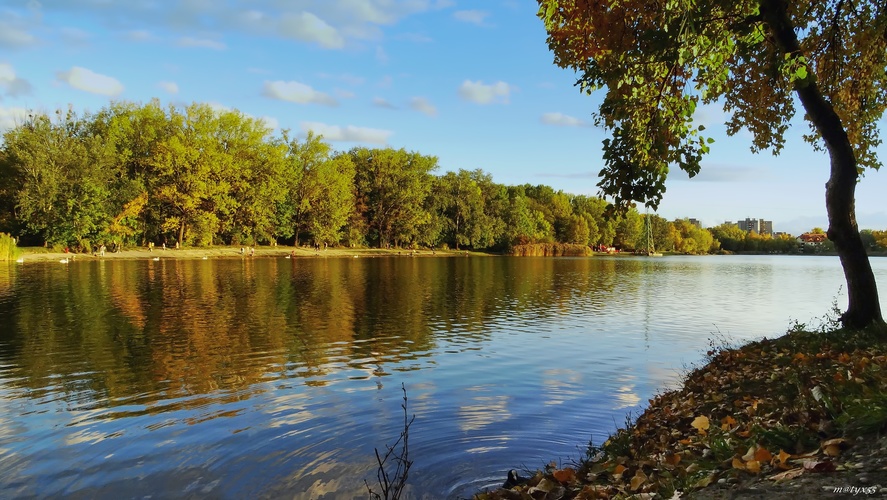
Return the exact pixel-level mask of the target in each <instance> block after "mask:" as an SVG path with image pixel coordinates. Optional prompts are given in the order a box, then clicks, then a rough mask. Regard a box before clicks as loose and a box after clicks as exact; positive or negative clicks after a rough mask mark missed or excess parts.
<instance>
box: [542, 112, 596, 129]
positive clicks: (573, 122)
mask: <svg viewBox="0 0 887 500" xmlns="http://www.w3.org/2000/svg"><path fill="white" fill-rule="evenodd" d="M541 120H542V123H544V124H546V125H555V126H558V127H587V126H588V124H587V123H585V122H584V121H582V120H580V119H578V118H574V117H572V116H569V115H565V114H563V113H545V114H544V115H542V118H541Z"/></svg>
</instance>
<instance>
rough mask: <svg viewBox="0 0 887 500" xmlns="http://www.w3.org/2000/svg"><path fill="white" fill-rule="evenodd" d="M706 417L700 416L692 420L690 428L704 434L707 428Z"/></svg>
mask: <svg viewBox="0 0 887 500" xmlns="http://www.w3.org/2000/svg"><path fill="white" fill-rule="evenodd" d="M709 425H710V424H709V422H708V417H706V416H704V415H702V416H699V417H696V418H695V419H693V422H692V423H691V424H690V426H691V427H693V428H695V429H696V430H697V431H699V433H700V434H705V431H707V430H708V428H709Z"/></svg>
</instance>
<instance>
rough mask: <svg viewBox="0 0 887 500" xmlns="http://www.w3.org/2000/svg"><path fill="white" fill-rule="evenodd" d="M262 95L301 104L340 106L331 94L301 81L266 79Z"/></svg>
mask: <svg viewBox="0 0 887 500" xmlns="http://www.w3.org/2000/svg"><path fill="white" fill-rule="evenodd" d="M262 95H263V96H265V97H270V98H271V99H279V100H281V101H290V102H295V103H299V104H309V103H313V104H323V105H325V106H338V105H339V102H338V101H336V100H335V99H334V98H333V97H332V96H331V95H329V94H325V93H323V92H318V91H317V90H314V89H312V88H311V87H309V86H308V85H305V84H304V83H300V82H295V81H293V82H284V81H281V80H276V81H273V82H269V81H267V80H266V81H265V86H264V88H263V89H262Z"/></svg>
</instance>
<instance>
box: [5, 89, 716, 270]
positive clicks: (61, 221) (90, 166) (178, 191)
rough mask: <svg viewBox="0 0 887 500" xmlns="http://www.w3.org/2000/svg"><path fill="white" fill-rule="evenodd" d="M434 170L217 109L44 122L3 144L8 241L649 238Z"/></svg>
mask: <svg viewBox="0 0 887 500" xmlns="http://www.w3.org/2000/svg"><path fill="white" fill-rule="evenodd" d="M437 168H438V165H437V158H435V157H433V156H426V155H422V154H419V153H416V152H407V151H405V150H403V149H401V150H394V149H391V148H385V149H368V148H362V147H358V148H354V149H351V150H349V151H346V152H337V151H334V150H333V149H332V148H331V146H330V145H329V144H327V143H325V142H324V141H323V140H322V137H318V136H315V135H312V134H308V135H307V137H303V138H295V137H291V136H290V134H289V133H288V132H287V131H283V132H282V133H281V134H280V135H277V136H274V135H272V132H271V130H270V129H269V128H268V127H267V126H266V125H265V124H264V123H263V122H262V121H260V120H256V119H254V118H251V117H249V116H247V115H244V114H243V113H240V112H238V111H227V110H218V109H214V108H212V107H210V106H209V105H207V104H192V105H190V106H187V107H184V108H179V107H175V106H172V105H171V106H168V107H163V106H161V104H160V103H159V102H158V101H156V100H155V101H152V102H150V103H148V104H136V103H129V102H118V103H112V104H111V105H109V106H108V107H106V108H104V109H102V110H100V111H99V112H97V113H87V114H79V113H77V112H75V111H73V110H70V109H69V110H68V111H61V110H59V111H56V112H55V113H54V114H46V113H35V114H32V115H30V116H29V117H28V118H27V120H26V121H25V122H24V123H21V124H19V125H18V126H16V127H14V128H12V129H10V130H8V131H7V132H6V133H5V134H4V136H3V144H2V148H0V231H6V232H9V233H12V234H18V235H21V239H22V241H23V242H24V243H25V244H31V245H40V244H44V245H46V246H50V247H71V248H74V249H79V250H81V251H89V250H90V249H91V248H92V247H93V246H96V245H99V244H106V245H123V246H133V245H136V246H138V245H145V244H147V243H148V242H154V243H155V244H158V245H159V244H161V243H166V244H168V245H171V244H174V243H176V242H178V243H180V244H182V245H189V246H204V245H211V244H233V245H240V244H268V243H274V244H276V243H285V244H295V245H299V244H305V243H311V244H318V245H323V244H327V245H340V244H341V245H348V246H364V245H370V246H379V247H387V246H392V245H393V246H425V247H441V246H444V245H446V246H447V247H449V248H455V249H463V248H464V249H468V248H470V249H474V250H500V251H502V250H506V251H507V250H509V249H511V248H513V247H514V246H517V245H529V244H553V243H564V244H576V245H584V246H589V245H590V246H595V245H606V246H616V247H619V248H621V249H625V250H631V249H635V248H639V247H640V246H641V245H642V244H643V243H642V241H645V240H644V235H645V232H644V230H643V228H644V220H643V217H644V216H643V215H641V214H639V213H638V212H637V211H636V210H630V211H628V212H627V213H626V214H625V215H623V216H621V217H618V218H608V217H606V216H605V212H606V209H607V202H606V201H604V200H603V199H601V198H596V197H588V196H575V195H571V194H567V193H563V192H561V191H555V190H554V189H552V188H551V187H548V186H543V185H538V186H531V185H521V186H505V185H502V184H497V183H495V182H493V179H492V178H491V177H490V175H488V174H486V173H484V172H483V171H481V170H473V171H468V170H460V171H458V172H446V173H444V174H443V175H434V174H433V172H435V171H436V170H437ZM651 217H652V219H651V222H652V227H653V232H654V240H655V243H656V247H657V248H658V249H661V250H666V251H668V250H674V251H679V252H684V253H707V252H710V251H715V250H717V249H718V243H717V241H716V240H715V239H714V238H713V237H712V234H711V233H710V232H709V231H708V230H704V229H699V228H697V227H695V226H692V225H691V224H689V223H688V222H686V221H676V222H668V221H665V220H664V219H663V218H661V217H659V216H656V215H653V216H651Z"/></svg>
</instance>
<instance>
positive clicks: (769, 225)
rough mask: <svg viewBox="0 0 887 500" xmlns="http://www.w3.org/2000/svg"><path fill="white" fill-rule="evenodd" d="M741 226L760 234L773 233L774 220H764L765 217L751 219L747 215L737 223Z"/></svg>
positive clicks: (743, 228)
mask: <svg viewBox="0 0 887 500" xmlns="http://www.w3.org/2000/svg"><path fill="white" fill-rule="evenodd" d="M736 225H737V226H739V229H742V230H743V231H747V232H750V231H754V232H756V233H758V234H769V235H771V236H772V235H773V221H772V220H764V219H760V220H758V219H749V218H748V217H746V219H745V220H741V221H739V222H737V223H736Z"/></svg>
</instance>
